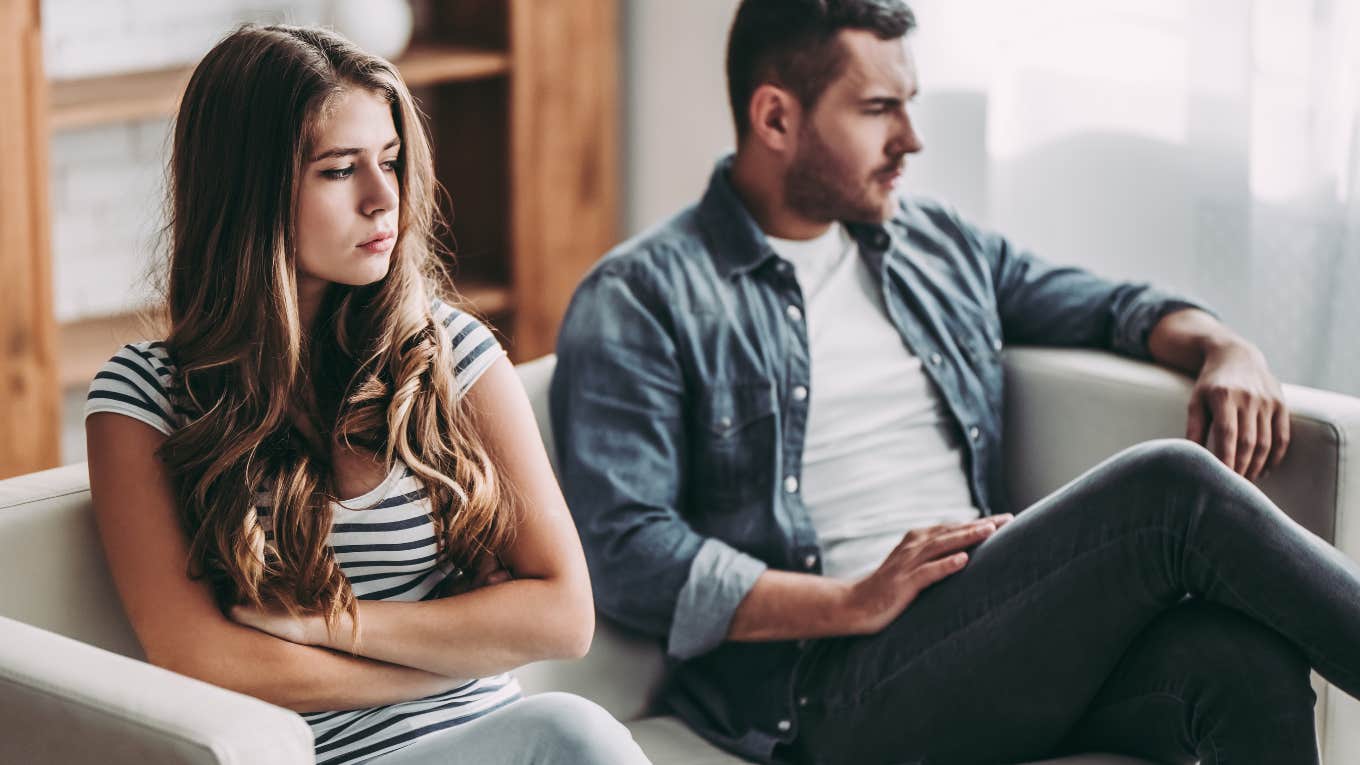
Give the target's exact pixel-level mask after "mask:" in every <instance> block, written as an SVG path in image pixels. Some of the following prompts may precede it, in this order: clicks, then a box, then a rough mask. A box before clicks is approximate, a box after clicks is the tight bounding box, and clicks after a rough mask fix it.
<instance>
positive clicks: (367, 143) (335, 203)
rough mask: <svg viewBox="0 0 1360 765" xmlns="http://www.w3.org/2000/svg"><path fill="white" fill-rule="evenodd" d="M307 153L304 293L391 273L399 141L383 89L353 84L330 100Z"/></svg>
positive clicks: (300, 276)
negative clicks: (360, 86) (354, 85)
mask: <svg viewBox="0 0 1360 765" xmlns="http://www.w3.org/2000/svg"><path fill="white" fill-rule="evenodd" d="M310 154H311V156H309V157H306V158H304V160H303V161H304V166H303V170H302V179H301V182H300V185H299V188H298V200H297V269H298V273H297V280H298V291H299V293H300V297H302V298H304V299H307V298H311V297H315V296H317V295H319V294H320V292H321V291H322V289H324V288H325V286H326V285H327V284H328V283H338V284H348V285H352V286H359V285H363V284H371V283H373V282H376V281H378V280H379V279H381V278H383V277H384V276H386V275H387V268H388V265H389V263H390V261H391V256H392V249H393V246H394V245H395V244H396V235H397V212H398V209H399V204H400V198H401V195H400V191H401V190H400V187H399V186H398V183H397V179H398V170H399V168H398V164H397V163H398V158H399V156H400V154H401V140H400V139H399V138H398V137H397V129H396V126H395V125H394V124H393V123H392V109H391V105H390V104H388V102H387V100H386V99H384V98H383V97H382V96H381V95H379V94H378V93H375V92H373V91H370V90H366V89H363V88H350V89H349V90H347V91H345V92H344V93H342V94H341V95H340V96H338V97H337V98H336V99H334V100H333V101H332V102H331V106H330V108H329V109H328V110H327V111H326V113H325V114H323V115H322V116H321V118H320V120H319V122H318V124H317V130H316V143H315V144H314V145H313V146H312V147H311V150H310Z"/></svg>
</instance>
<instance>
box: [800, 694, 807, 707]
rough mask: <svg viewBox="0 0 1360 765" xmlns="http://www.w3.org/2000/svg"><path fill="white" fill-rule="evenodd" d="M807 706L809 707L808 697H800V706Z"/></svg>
mask: <svg viewBox="0 0 1360 765" xmlns="http://www.w3.org/2000/svg"><path fill="white" fill-rule="evenodd" d="M807 705H808V697H807V696H799V697H798V706H800V707H805V706H807Z"/></svg>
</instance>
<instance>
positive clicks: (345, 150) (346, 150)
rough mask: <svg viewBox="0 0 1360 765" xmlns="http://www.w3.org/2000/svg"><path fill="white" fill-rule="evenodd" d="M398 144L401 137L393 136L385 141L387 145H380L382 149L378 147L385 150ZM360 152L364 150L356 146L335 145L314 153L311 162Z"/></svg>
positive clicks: (349, 155)
mask: <svg viewBox="0 0 1360 765" xmlns="http://www.w3.org/2000/svg"><path fill="white" fill-rule="evenodd" d="M400 145H401V139H400V138H393V139H392V140H390V141H388V142H387V145H386V146H384V147H382V149H380V151H387V150H388V149H391V148H393V147H395V146H400ZM362 153H364V150H363V149H356V148H352V147H337V148H334V149H327V150H325V151H323V152H321V153H320V154H318V155H316V156H315V157H312V161H313V162H320V161H321V160H323V159H330V158H332V157H351V156H353V155H355V154H362Z"/></svg>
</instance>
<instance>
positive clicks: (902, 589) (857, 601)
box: [846, 513, 1014, 635]
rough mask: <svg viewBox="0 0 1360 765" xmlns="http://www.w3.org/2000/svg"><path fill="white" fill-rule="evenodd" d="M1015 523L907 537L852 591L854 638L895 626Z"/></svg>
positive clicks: (950, 527)
mask: <svg viewBox="0 0 1360 765" xmlns="http://www.w3.org/2000/svg"><path fill="white" fill-rule="evenodd" d="M1012 518H1014V516H1013V515H1011V514H1010V513H1006V514H1005V515H992V516H988V517H986V518H980V519H978V520H976V521H972V522H970V523H957V524H955V523H951V524H945V525H941V526H931V527H930V528H925V529H917V530H915V531H910V532H907V535H906V536H904V537H903V538H902V541H901V542H900V543H898V545H897V547H895V548H893V551H892V552H891V553H889V554H888V557H887V559H886V560H884V561H883V563H882V564H880V565H879V567H878V568H877V569H875V570H874V571H873V573H871V574H869V575H868V576H866V577H864V578H863V579H860V580H859V581H857V582H855V583H854V584H853V585H851V587H850V589H849V592H848V595H847V603H846V605H847V607H848V609H849V612H850V614H851V615H852V618H851V624H852V625H853V628H854V632H855V633H856V634H861V635H872V634H874V633H876V632H879V631H880V630H882V629H883V628H884V627H887V626H888V625H889V624H891V623H892V621H893V620H894V619H896V618H897V617H898V615H899V614H901V613H902V612H903V611H904V610H906V608H907V606H909V605H911V602H912V601H913V600H915V599H916V596H917V595H919V594H920V593H921V591H922V590H924V589H926V588H927V587H929V586H931V585H932V584H935V583H936V582H938V581H940V580H941V579H944V578H945V577H947V576H950V575H952V574H955V573H958V572H959V571H960V570H961V569H962V568H963V567H964V566H965V565H967V563H968V553H966V552H963V551H964V550H967V549H968V548H970V547H973V546H974V545H976V544H978V543H980V542H982V541H983V540H985V539H987V538H988V537H990V536H991V535H992V534H994V533H996V530H997V529H998V528H1000V527H1002V526H1005V525H1006V524H1007V523H1010V521H1011V519H1012Z"/></svg>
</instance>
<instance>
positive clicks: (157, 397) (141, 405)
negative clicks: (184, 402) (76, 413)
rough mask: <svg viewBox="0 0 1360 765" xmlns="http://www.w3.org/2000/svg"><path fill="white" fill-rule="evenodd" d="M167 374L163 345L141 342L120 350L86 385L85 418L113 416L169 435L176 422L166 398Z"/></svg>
mask: <svg viewBox="0 0 1360 765" xmlns="http://www.w3.org/2000/svg"><path fill="white" fill-rule="evenodd" d="M171 370H172V367H171V365H170V363H169V360H168V356H167V354H166V351H165V346H164V345H162V344H160V343H152V342H141V343H133V344H130V345H125V346H123V347H122V348H120V349H119V350H118V353H116V354H114V356H113V358H111V359H109V360H108V362H107V363H105V364H104V366H103V367H102V368H101V369H100V370H99V373H98V374H96V375H95V376H94V380H92V381H91V382H90V390H89V393H88V394H87V395H86V397H85V416H86V417H89V416H90V415H92V414H94V413H96V412H113V413H115V414H121V415H125V416H127V417H131V418H133V419H135V420H141V421H142V422H145V423H146V424H148V425H150V426H151V427H153V428H155V429H156V430H159V431H160V432H162V433H164V434H165V435H167V436H168V435H170V434H171V433H172V432H174V430H175V419H176V418H175V416H174V407H173V406H171V404H170V399H169V397H168V396H167V394H166V391H167V389H168V387H169V385H170V380H171V376H172V371H171Z"/></svg>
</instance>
